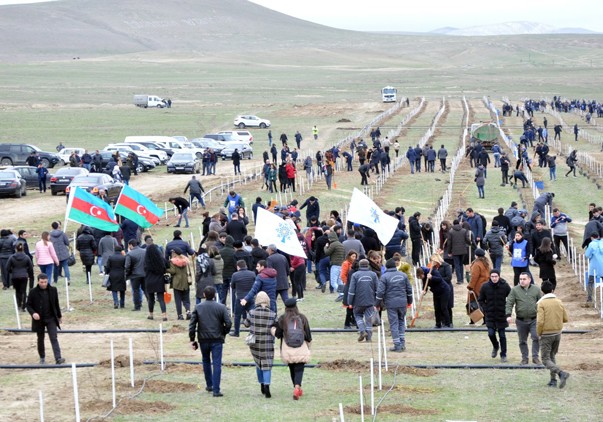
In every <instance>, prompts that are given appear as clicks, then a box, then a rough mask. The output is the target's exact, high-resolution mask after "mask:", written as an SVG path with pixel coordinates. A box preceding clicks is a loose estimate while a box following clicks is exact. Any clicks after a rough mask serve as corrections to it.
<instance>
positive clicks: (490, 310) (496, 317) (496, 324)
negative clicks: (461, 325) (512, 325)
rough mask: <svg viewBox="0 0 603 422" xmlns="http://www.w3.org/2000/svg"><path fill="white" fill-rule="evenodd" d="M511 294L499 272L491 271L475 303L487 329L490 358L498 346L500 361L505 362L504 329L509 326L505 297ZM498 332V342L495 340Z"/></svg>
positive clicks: (493, 355) (505, 342) (495, 352)
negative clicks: (482, 315)
mask: <svg viewBox="0 0 603 422" xmlns="http://www.w3.org/2000/svg"><path fill="white" fill-rule="evenodd" d="M510 292H511V287H510V286H509V285H508V284H507V282H506V281H505V280H504V279H502V278H500V271H499V270H497V269H493V270H491V271H490V280H488V281H487V282H486V283H484V284H483V285H482V288H481V289H480V291H479V297H478V299H477V301H478V302H479V305H480V307H481V309H482V312H483V313H484V319H485V320H486V327H488V337H489V338H490V341H491V342H492V358H495V357H496V355H497V353H498V349H499V346H500V360H501V361H502V362H506V361H507V337H506V334H505V328H507V327H508V326H509V324H508V323H507V315H506V312H505V306H506V303H507V296H508V295H509V293H510ZM497 332H498V338H499V340H500V344H499V342H498V341H497V340H496V333H497Z"/></svg>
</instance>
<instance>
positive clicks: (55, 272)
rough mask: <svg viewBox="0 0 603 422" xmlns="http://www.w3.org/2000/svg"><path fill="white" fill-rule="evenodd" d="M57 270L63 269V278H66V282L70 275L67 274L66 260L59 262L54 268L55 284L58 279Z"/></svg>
mask: <svg viewBox="0 0 603 422" xmlns="http://www.w3.org/2000/svg"><path fill="white" fill-rule="evenodd" d="M59 268H63V275H64V276H65V278H67V279H68V280H69V279H71V274H70V273H69V265H67V260H66V259H64V260H62V261H59V265H55V266H54V271H53V280H54V283H55V284H56V282H57V280H58V279H59ZM49 280H50V279H49Z"/></svg>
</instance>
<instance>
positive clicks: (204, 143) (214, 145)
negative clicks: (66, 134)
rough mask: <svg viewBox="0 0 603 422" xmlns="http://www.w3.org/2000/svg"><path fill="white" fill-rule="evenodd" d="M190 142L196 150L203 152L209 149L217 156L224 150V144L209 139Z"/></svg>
mask: <svg viewBox="0 0 603 422" xmlns="http://www.w3.org/2000/svg"><path fill="white" fill-rule="evenodd" d="M190 142H191V144H193V145H195V146H197V147H198V148H203V150H204V151H205V150H206V149H207V148H211V149H212V150H213V151H214V152H215V153H216V154H219V153H220V151H222V149H223V148H224V142H220V141H216V140H215V139H211V138H195V139H193V140H191V141H190Z"/></svg>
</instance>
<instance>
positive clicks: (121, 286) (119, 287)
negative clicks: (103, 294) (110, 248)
mask: <svg viewBox="0 0 603 422" xmlns="http://www.w3.org/2000/svg"><path fill="white" fill-rule="evenodd" d="M122 252H123V248H122V247H121V246H119V245H118V246H116V247H115V252H114V253H113V255H111V256H109V259H108V260H107V263H106V264H105V274H108V275H109V282H110V283H111V285H110V286H109V287H107V290H111V292H112V293H113V308H114V309H117V308H118V307H119V308H123V307H125V300H126V255H125V254H123V253H122ZM118 292H119V304H118V302H117V293H118Z"/></svg>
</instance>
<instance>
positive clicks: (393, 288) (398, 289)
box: [375, 258, 412, 352]
mask: <svg viewBox="0 0 603 422" xmlns="http://www.w3.org/2000/svg"><path fill="white" fill-rule="evenodd" d="M385 268H386V269H385V273H383V274H382V275H381V278H380V279H379V284H378V286H377V297H376V299H375V306H376V307H377V308H378V307H379V306H383V307H384V308H385V309H387V320H388V321H389V329H390V331H391V333H392V338H393V340H394V347H393V348H392V349H389V350H390V351H391V352H403V351H404V350H406V342H405V339H404V336H405V333H406V327H405V325H404V320H405V318H406V306H407V305H408V304H411V303H412V287H411V285H410V282H409V281H408V277H407V276H406V274H404V273H403V272H402V271H398V270H397V268H396V261H394V260H393V259H392V258H390V259H388V260H387V262H386V263H385ZM381 302H383V304H381Z"/></svg>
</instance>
